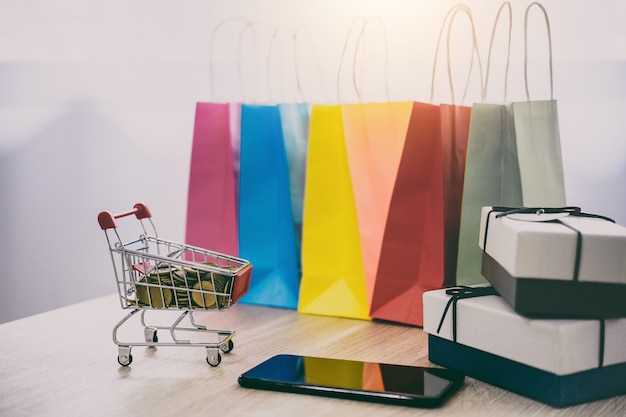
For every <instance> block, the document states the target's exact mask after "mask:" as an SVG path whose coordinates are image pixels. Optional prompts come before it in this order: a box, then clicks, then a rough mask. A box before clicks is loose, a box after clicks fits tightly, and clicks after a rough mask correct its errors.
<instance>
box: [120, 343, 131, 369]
mask: <svg viewBox="0 0 626 417" xmlns="http://www.w3.org/2000/svg"><path fill="white" fill-rule="evenodd" d="M131 349H132V346H119V347H118V350H117V363H119V364H120V365H122V366H128V365H130V364H131V363H132V362H133V355H131V354H130V350H131Z"/></svg>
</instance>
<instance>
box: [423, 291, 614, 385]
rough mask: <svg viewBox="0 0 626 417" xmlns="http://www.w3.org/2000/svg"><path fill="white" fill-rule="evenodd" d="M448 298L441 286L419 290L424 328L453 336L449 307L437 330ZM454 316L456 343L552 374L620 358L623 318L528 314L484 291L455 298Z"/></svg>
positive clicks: (449, 338)
mask: <svg viewBox="0 0 626 417" xmlns="http://www.w3.org/2000/svg"><path fill="white" fill-rule="evenodd" d="M476 287H481V286H476ZM555 296H558V295H555ZM450 298H451V297H450V296H449V295H448V294H446V290H445V289H442V290H435V291H428V292H426V293H424V295H423V301H424V331H425V332H426V333H428V334H431V335H434V336H438V337H441V338H444V339H447V340H454V338H453V311H452V307H450V308H449V310H448V312H447V314H446V316H445V317H444V318H443V322H442V324H441V329H440V330H439V332H438V331H437V329H438V327H439V324H440V322H441V320H442V317H443V313H444V310H445V309H446V305H447V304H448V301H449V300H450ZM456 321H457V323H456V334H457V338H456V342H457V343H459V344H462V345H465V346H470V347H473V348H476V349H479V350H482V351H485V352H488V353H491V354H494V355H498V356H502V357H505V358H507V359H511V360H514V361H517V362H520V363H523V364H525V365H529V366H532V367H534V368H538V369H541V370H544V371H547V372H551V373H553V374H556V375H569V374H572V373H576V372H581V371H585V370H589V369H595V368H598V367H599V366H600V364H601V363H602V366H608V365H613V364H617V363H623V362H626V319H605V320H604V321H603V323H604V326H602V322H601V321H600V320H537V319H529V318H526V317H523V316H520V315H519V314H517V313H516V312H515V311H514V310H513V309H512V308H511V307H510V306H509V305H508V304H507V302H506V301H504V300H503V299H502V297H500V296H498V295H487V296H481V297H475V298H465V299H459V300H458V301H457V315H456ZM603 327H604V329H603ZM602 334H603V337H602ZM601 348H602V352H601Z"/></svg>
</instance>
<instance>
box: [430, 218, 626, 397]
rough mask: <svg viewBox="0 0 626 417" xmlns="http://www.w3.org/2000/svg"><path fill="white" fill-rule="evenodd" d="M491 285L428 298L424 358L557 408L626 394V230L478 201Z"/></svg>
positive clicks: (593, 220)
mask: <svg viewBox="0 0 626 417" xmlns="http://www.w3.org/2000/svg"><path fill="white" fill-rule="evenodd" d="M480 230H481V231H480V237H479V245H480V247H481V248H482V249H483V262H482V273H483V276H484V277H485V278H486V279H487V281H489V284H481V285H476V286H465V287H454V288H448V289H442V290H435V291H430V292H427V293H425V294H424V331H425V332H426V333H428V343H429V359H430V361H431V362H433V363H435V364H438V365H441V366H445V367H447V368H452V369H457V370H460V371H463V372H464V373H466V374H467V375H469V376H471V377H474V378H476V379H479V380H482V381H484V382H487V383H490V384H493V385H496V386H499V387H501V388H504V389H507V390H510V391H512V392H516V393H518V394H521V395H524V396H527V397H529V398H533V399H535V400H538V401H541V402H544V403H546V404H550V405H552V406H555V407H566V406H570V405H575V404H580V403H584V402H589V401H594V400H599V399H603V398H608V397H611V396H615V395H622V394H626V227H623V226H620V225H618V224H615V223H614V222H613V221H612V220H611V219H608V218H606V217H603V216H599V215H593V214H588V213H584V212H582V211H581V210H580V209H579V208H576V207H565V208H558V209H556V208H542V209H538V208H533V209H529V208H506V207H484V208H483V210H482V216H481V227H480Z"/></svg>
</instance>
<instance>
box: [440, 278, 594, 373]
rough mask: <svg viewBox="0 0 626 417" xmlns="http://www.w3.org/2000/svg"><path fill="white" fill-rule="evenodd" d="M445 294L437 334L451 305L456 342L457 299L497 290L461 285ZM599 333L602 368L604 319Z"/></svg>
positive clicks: (453, 332) (474, 296)
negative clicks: (445, 301) (447, 296)
mask: <svg viewBox="0 0 626 417" xmlns="http://www.w3.org/2000/svg"><path fill="white" fill-rule="evenodd" d="M446 295H449V296H450V298H449V299H448V302H447V303H446V307H445V308H444V309H443V314H442V315H441V320H440V321H439V326H437V334H439V332H440V331H441V327H442V326H443V323H444V322H445V320H446V316H447V315H448V310H449V309H450V306H452V341H453V342H455V343H456V341H457V340H456V335H457V303H458V301H459V300H463V299H466V298H476V297H484V296H488V295H497V296H499V295H500V294H498V292H497V291H496V290H495V288H493V287H492V286H485V287H469V286H466V285H461V286H458V287H452V288H448V289H447V290H446ZM599 322H600V332H599V333H600V334H599V342H600V348H599V353H598V368H602V367H603V366H604V340H605V328H606V325H605V321H604V319H600V320H599Z"/></svg>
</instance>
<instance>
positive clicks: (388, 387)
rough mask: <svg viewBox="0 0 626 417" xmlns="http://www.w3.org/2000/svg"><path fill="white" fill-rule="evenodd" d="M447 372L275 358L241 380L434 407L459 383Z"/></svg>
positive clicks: (461, 377)
mask: <svg viewBox="0 0 626 417" xmlns="http://www.w3.org/2000/svg"><path fill="white" fill-rule="evenodd" d="M463 380H464V375H463V374H461V373H459V372H456V371H452V370H449V369H440V368H426V367H417V366H405V365H392V364H383V363H375V362H362V361H354V360H345V359H330V358H319V357H312V356H298V355H277V356H273V357H271V358H269V359H268V360H266V361H265V362H263V363H261V364H259V365H257V366H255V367H254V368H252V369H250V370H249V371H247V372H245V373H244V374H242V375H241V376H240V377H239V384H240V385H241V386H243V387H247V388H259V389H268V390H274V391H286V392H296V393H304V394H312V395H322V396H331V397H340V398H349V399H355V400H364V401H375V402H382V403H388V404H401V405H408V406H414V407H437V406H439V405H441V404H443V402H444V401H445V400H446V399H447V398H448V397H449V396H450V395H451V394H452V393H453V392H454V391H456V390H457V389H458V388H459V387H460V386H461V385H462V383H463Z"/></svg>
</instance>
